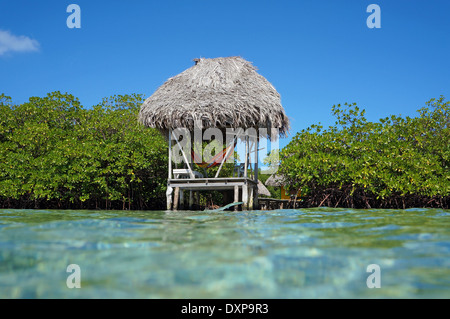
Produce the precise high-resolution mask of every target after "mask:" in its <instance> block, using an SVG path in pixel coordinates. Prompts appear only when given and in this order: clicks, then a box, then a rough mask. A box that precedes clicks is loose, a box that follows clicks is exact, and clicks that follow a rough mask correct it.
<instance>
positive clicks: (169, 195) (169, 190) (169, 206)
mask: <svg viewBox="0 0 450 319" xmlns="http://www.w3.org/2000/svg"><path fill="white" fill-rule="evenodd" d="M172 193H173V188H172V187H170V186H167V191H166V199H167V210H171V209H172Z"/></svg>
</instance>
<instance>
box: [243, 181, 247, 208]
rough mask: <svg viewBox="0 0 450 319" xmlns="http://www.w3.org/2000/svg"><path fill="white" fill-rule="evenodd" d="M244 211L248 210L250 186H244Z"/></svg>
mask: <svg viewBox="0 0 450 319" xmlns="http://www.w3.org/2000/svg"><path fill="white" fill-rule="evenodd" d="M242 202H243V204H242V210H247V209H248V185H247V184H244V185H242Z"/></svg>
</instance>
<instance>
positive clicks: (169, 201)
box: [166, 130, 173, 210]
mask: <svg viewBox="0 0 450 319" xmlns="http://www.w3.org/2000/svg"><path fill="white" fill-rule="evenodd" d="M168 137H169V171H168V173H167V178H168V180H170V179H171V178H172V130H169V136H168ZM172 192H173V189H172V187H170V186H169V185H167V191H166V201H167V205H166V207H167V210H171V209H172Z"/></svg>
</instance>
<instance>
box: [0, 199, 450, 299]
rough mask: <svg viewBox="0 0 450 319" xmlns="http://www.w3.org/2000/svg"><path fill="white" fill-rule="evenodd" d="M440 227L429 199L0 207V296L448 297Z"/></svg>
mask: <svg viewBox="0 0 450 319" xmlns="http://www.w3.org/2000/svg"><path fill="white" fill-rule="evenodd" d="M449 229H450V211H449V210H439V209H408V210H350V209H329V208H317V209H299V210H277V211H267V212H265V211H256V212H237V213H234V212H220V213H205V212H185V211H184V212H161V211H159V212H150V211H145V212H144V211H141V212H123V211H45V210H0V298H450V231H449ZM70 264H77V265H79V267H80V270H81V273H80V282H81V288H79V289H77V288H73V289H69V288H68V287H67V285H66V280H67V278H68V276H69V275H71V273H69V272H67V266H68V265H70ZM370 264H378V265H379V266H380V270H381V273H380V276H379V278H380V280H381V287H380V288H373V289H369V288H368V287H367V284H366V280H367V278H368V276H369V275H371V273H370V272H367V266H368V265H370Z"/></svg>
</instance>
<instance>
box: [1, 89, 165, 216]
mask: <svg viewBox="0 0 450 319" xmlns="http://www.w3.org/2000/svg"><path fill="white" fill-rule="evenodd" d="M142 102H143V97H142V96H141V95H136V94H133V95H123V96H122V95H118V96H113V97H110V98H105V99H104V100H103V101H102V103H100V104H98V105H95V106H93V107H92V108H90V109H85V108H83V107H82V105H81V104H80V102H79V100H78V99H77V98H75V97H74V96H72V95H70V94H62V93H60V92H53V93H51V94H48V95H47V96H46V97H43V98H41V97H32V98H30V99H29V101H28V102H26V103H24V104H21V105H14V104H13V103H12V102H11V99H10V98H9V97H7V96H5V95H4V94H2V95H0V158H1V161H0V207H17V208H102V209H105V208H106V209H145V208H157V207H161V206H163V205H164V202H165V198H164V193H165V187H166V179H167V144H166V143H165V141H164V138H163V137H162V136H161V135H160V134H159V132H157V131H156V130H154V129H149V128H145V127H143V126H142V125H140V124H139V123H138V122H137V114H138V112H139V108H140V105H141V104H142Z"/></svg>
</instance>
